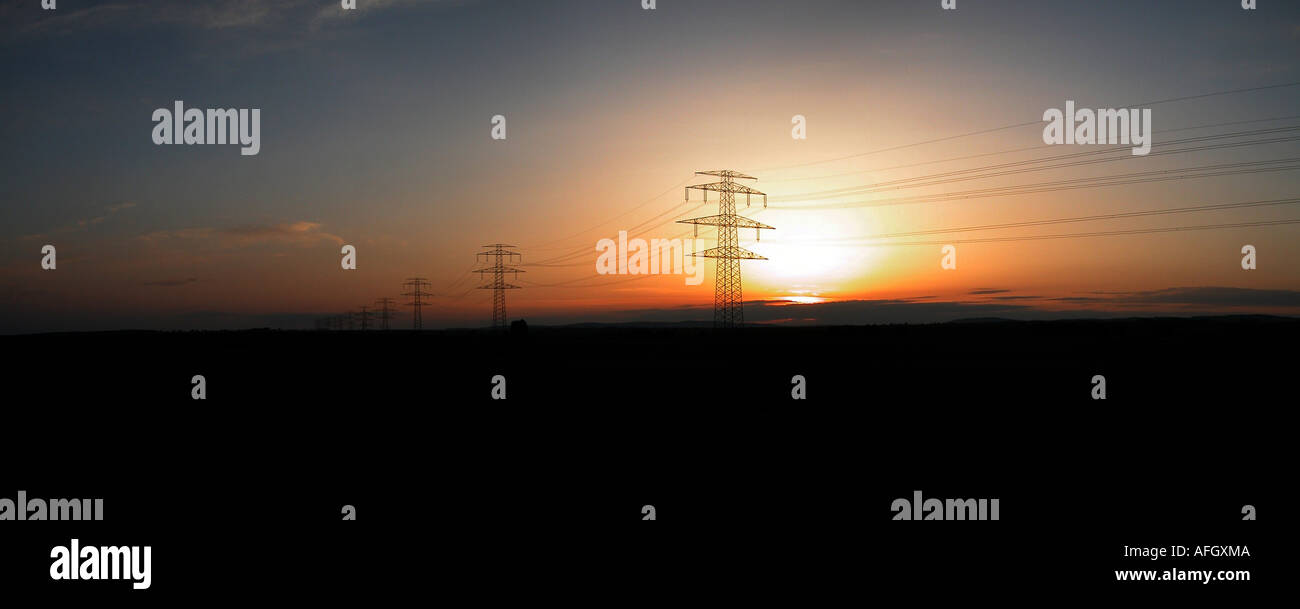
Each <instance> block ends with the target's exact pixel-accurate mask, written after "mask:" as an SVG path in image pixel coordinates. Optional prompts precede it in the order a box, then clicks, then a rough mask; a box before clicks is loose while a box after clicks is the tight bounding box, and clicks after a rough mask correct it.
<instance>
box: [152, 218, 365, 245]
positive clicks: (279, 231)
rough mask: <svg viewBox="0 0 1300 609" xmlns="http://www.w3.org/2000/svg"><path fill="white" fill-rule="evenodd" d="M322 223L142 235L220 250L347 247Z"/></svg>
mask: <svg viewBox="0 0 1300 609" xmlns="http://www.w3.org/2000/svg"><path fill="white" fill-rule="evenodd" d="M321 226H322V224H321V223H319V222H307V221H300V222H290V223H285V224H246V225H242V226H233V227H228V228H215V227H193V228H180V229H172V230H161V231H154V232H152V233H147V234H144V235H141V236H140V237H139V238H140V240H142V241H146V242H151V243H158V242H165V241H172V240H204V241H211V242H215V243H216V244H217V245H218V246H220V247H227V248H238V247H246V246H250V245H257V244H262V243H278V244H288V245H295V246H299V247H308V246H312V245H317V244H319V243H322V242H327V243H334V244H336V245H342V244H343V238H342V237H340V236H338V235H334V234H331V233H327V232H324V231H322V230H321Z"/></svg>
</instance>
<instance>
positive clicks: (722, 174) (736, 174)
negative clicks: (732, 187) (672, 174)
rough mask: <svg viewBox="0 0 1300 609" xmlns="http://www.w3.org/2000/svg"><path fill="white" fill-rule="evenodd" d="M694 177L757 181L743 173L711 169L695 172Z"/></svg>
mask: <svg viewBox="0 0 1300 609" xmlns="http://www.w3.org/2000/svg"><path fill="white" fill-rule="evenodd" d="M695 175H697V176H718V177H720V178H741V179H744V180H757V179H758V178H756V177H754V176H750V175H745V174H743V173H740V172H739V171H735V170H731V169H712V170H709V171H697V172H695Z"/></svg>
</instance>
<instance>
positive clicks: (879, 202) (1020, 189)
mask: <svg viewBox="0 0 1300 609" xmlns="http://www.w3.org/2000/svg"><path fill="white" fill-rule="evenodd" d="M1294 161H1300V158H1289V159H1278V160H1272V161H1253V162H1246V163H1226V164H1221V165H1206V166H1202V167H1187V168H1182V169H1163V170H1157V171H1146V172H1138V173H1130V174H1121V175H1117V176H1095V177H1089V178H1075V179H1070V180H1055V181H1051V182H1038V183H1034V184H1021V185H1016V186H999V187H993V188H980V189H975V190H966V191H958V192H952V193H942V194H933V195H916V196H910V197H896V198H893V199H876V200H863V201H843V202H838V203H823V204H817V205H793V206H789V207H785V208H784V209H804V210H807V209H845V208H852V207H876V206H886V205H907V204H912V203H940V202H946V201H955V200H962V199H978V198H985V197H997V196H1004V195H1007V196H1009V195H1022V194H1033V193H1042V192H1057V191H1061V190H1076V189H1080V188H1098V187H1103V186H1120V185H1124V184H1146V183H1151V182H1166V181H1170V180H1185V179H1192V178H1206V177H1217V176H1225V175H1240V174H1251V173H1266V172H1272V171H1290V170H1294V169H1300V165H1287V166H1283V167H1257V166H1259V165H1272V164H1278V163H1289V162H1294ZM1244 167H1256V168H1254V169H1243V168H1244ZM1219 169H1227V171H1217V170H1219ZM1195 171H1203V172H1204V173H1192V174H1188V175H1173V176H1170V175H1168V174H1171V173H1180V172H1195ZM1159 176H1164V177H1159ZM1087 182H1093V183H1087Z"/></svg>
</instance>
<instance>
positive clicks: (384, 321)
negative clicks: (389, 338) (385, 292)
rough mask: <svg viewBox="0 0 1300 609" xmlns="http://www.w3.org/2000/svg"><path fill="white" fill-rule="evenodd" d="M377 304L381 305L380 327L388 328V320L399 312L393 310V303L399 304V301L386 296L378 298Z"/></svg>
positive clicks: (382, 328)
mask: <svg viewBox="0 0 1300 609" xmlns="http://www.w3.org/2000/svg"><path fill="white" fill-rule="evenodd" d="M375 304H377V305H379V329H381V330H387V329H388V320H389V319H392V317H393V314H394V313H396V312H397V311H394V310H393V305H395V304H397V301H396V300H393V299H392V298H386V297H385V298H380V299H379V300H376V301H375Z"/></svg>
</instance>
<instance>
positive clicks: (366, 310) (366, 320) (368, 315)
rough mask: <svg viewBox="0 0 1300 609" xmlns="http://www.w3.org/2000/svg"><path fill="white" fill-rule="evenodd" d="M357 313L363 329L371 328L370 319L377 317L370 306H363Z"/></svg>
mask: <svg viewBox="0 0 1300 609" xmlns="http://www.w3.org/2000/svg"><path fill="white" fill-rule="evenodd" d="M355 315H356V316H357V321H359V322H361V329H362V330H369V329H370V320H371V319H374V317H375V313H374V312H373V311H371V310H370V307H361V310H360V311H358V312H357V313H355Z"/></svg>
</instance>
